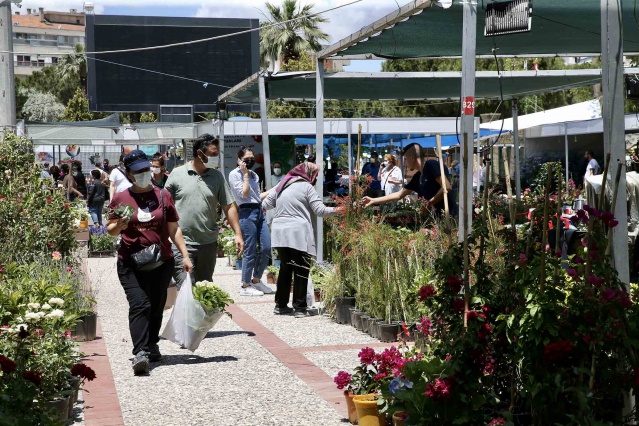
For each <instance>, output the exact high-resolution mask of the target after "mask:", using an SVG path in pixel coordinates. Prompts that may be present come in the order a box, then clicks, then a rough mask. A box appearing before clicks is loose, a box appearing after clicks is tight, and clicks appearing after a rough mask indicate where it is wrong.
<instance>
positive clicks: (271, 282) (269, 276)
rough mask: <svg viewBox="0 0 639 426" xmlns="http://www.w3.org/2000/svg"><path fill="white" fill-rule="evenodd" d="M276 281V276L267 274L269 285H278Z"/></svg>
mask: <svg viewBox="0 0 639 426" xmlns="http://www.w3.org/2000/svg"><path fill="white" fill-rule="evenodd" d="M276 279H277V278H276V277H275V275H273V274H267V275H266V282H267V283H268V284H276V281H275V280H276Z"/></svg>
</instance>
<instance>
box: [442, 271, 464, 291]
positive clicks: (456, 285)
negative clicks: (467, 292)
mask: <svg viewBox="0 0 639 426" xmlns="http://www.w3.org/2000/svg"><path fill="white" fill-rule="evenodd" d="M446 283H448V287H449V288H450V289H451V291H452V292H453V293H455V294H457V293H459V292H460V290H461V289H462V287H463V286H464V281H463V280H461V279H459V278H455V277H451V276H450V275H449V276H448V277H446Z"/></svg>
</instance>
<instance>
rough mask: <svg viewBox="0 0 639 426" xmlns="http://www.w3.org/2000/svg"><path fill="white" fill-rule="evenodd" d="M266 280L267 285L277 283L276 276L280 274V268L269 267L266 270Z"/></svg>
mask: <svg viewBox="0 0 639 426" xmlns="http://www.w3.org/2000/svg"><path fill="white" fill-rule="evenodd" d="M266 270H267V274H266V279H267V281H268V283H269V284H275V283H276V282H277V274H279V272H280V268H278V267H277V266H275V265H269V266H268V267H267V268H266Z"/></svg>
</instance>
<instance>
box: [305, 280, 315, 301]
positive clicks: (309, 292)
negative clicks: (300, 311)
mask: <svg viewBox="0 0 639 426" xmlns="http://www.w3.org/2000/svg"><path fill="white" fill-rule="evenodd" d="M314 304H315V286H313V279H312V278H311V277H310V275H309V277H308V284H307V285H306V307H307V308H312V307H313V305H314Z"/></svg>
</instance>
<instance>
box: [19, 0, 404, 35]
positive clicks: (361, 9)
mask: <svg viewBox="0 0 639 426" xmlns="http://www.w3.org/2000/svg"><path fill="white" fill-rule="evenodd" d="M270 1H271V3H273V4H276V5H277V4H280V1H279V0H270ZM351 1H352V0H316V1H312V0H302V2H303V3H304V4H307V3H313V4H314V5H315V7H314V9H313V10H314V11H316V12H320V11H324V10H327V9H330V8H333V7H335V6H338V5H343V4H346V3H350V2H351ZM398 2H399V5H403V4H405V3H407V0H398V1H397V2H396V1H395V0H364V1H362V2H360V3H356V4H354V5H350V6H346V7H344V8H342V9H338V10H335V11H332V12H328V13H327V14H326V15H325V16H326V17H327V18H328V19H329V22H328V23H327V24H324V26H323V30H324V32H326V33H328V34H329V36H330V37H331V39H330V41H331V42H335V41H337V40H340V39H341V38H343V37H345V36H347V35H349V34H351V33H353V32H355V31H357V30H359V29H360V28H361V27H363V26H365V25H368V24H371V23H372V22H374V21H376V20H377V19H379V18H381V17H383V16H385V15H386V14H388V13H390V12H392V11H393V10H395V9H397V6H398ZM92 3H93V4H94V6H95V13H96V14H102V13H104V11H105V9H110V8H112V7H141V8H142V7H144V8H149V9H148V10H147V13H145V15H153V10H158V9H162V8H163V7H172V8H174V7H178V6H181V7H185V8H191V9H193V8H197V12H196V14H195V16H198V17H211V18H252V19H260V20H263V19H264V15H263V14H262V13H261V11H265V10H266V8H265V7H264V4H265V0H241V1H232V0H135V1H133V2H132V1H131V0H92ZM83 4H84V0H46V1H43V0H23V1H22V8H21V9H17V8H15V6H13V9H14V10H20V11H21V13H26V9H27V8H31V9H34V10H36V11H37V10H38V8H40V7H44V8H45V10H56V11H67V10H69V9H77V10H78V11H81V10H82V8H83ZM182 16H184V15H182Z"/></svg>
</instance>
